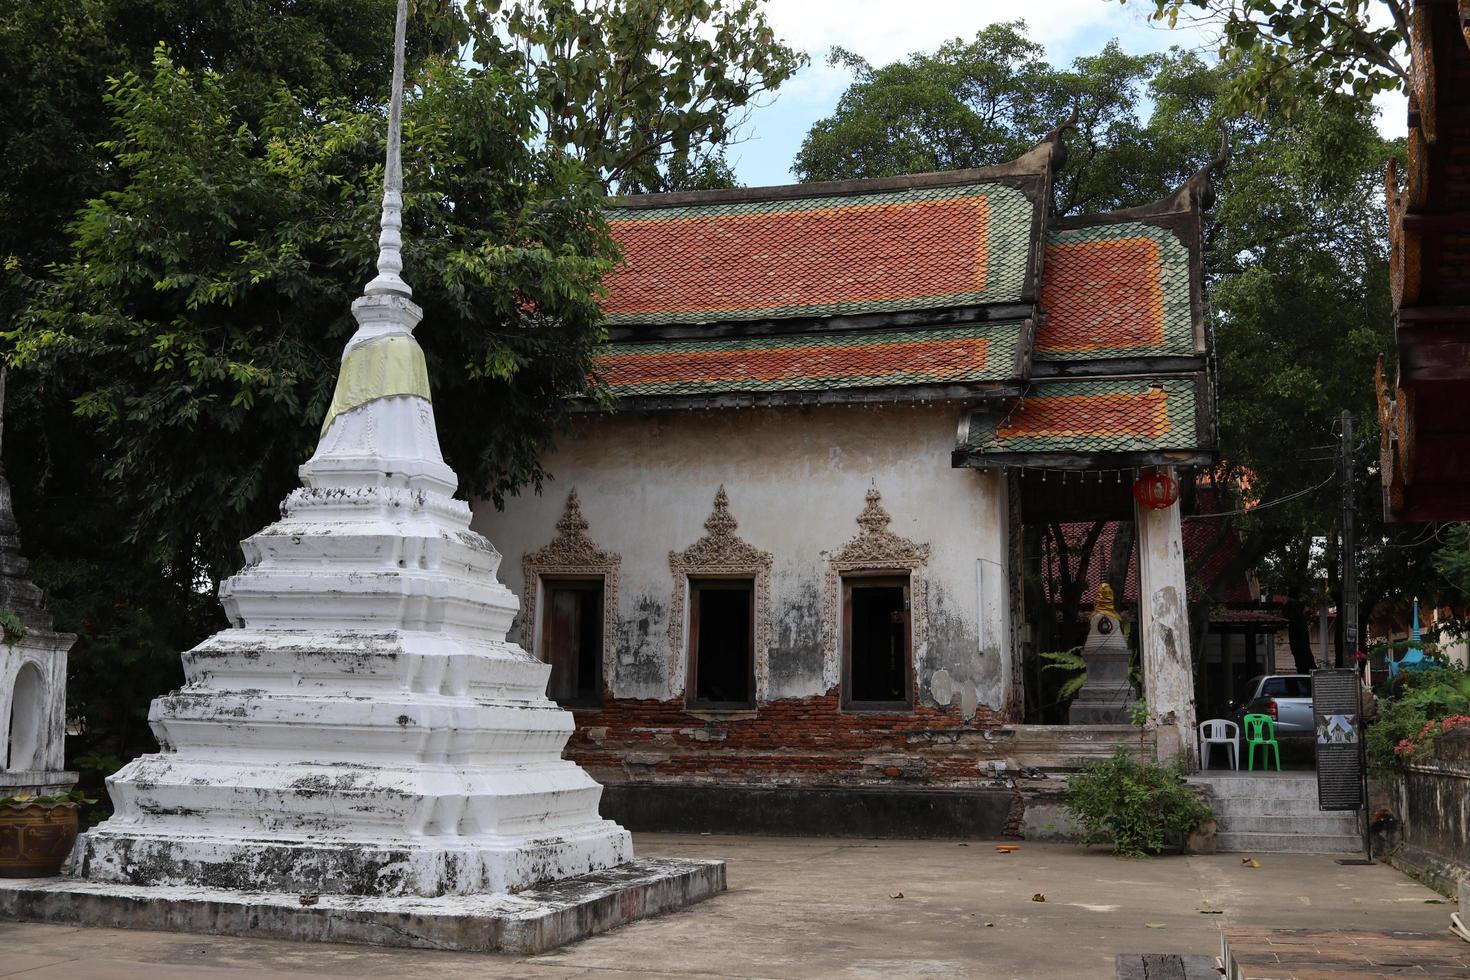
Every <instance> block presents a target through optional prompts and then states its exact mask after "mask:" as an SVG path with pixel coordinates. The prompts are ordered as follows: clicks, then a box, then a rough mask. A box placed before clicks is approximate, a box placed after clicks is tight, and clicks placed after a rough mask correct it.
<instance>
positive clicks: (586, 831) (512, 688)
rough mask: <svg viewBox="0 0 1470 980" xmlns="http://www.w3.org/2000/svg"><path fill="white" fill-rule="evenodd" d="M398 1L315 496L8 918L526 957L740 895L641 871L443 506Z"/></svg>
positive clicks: (498, 593) (250, 571)
mask: <svg viewBox="0 0 1470 980" xmlns="http://www.w3.org/2000/svg"><path fill="white" fill-rule="evenodd" d="M405 8H406V0H399V5H398V24H397V33H396V51H395V59H394V69H393V72H394V74H393V95H392V103H391V110H390V116H389V120H390V121H389V137H388V159H387V168H386V173H385V192H384V195H383V218H382V233H381V237H380V239H379V242H380V246H381V254H380V256H379V260H378V275H377V277H376V278H374V279H373V280H372V282H370V283H369V284H368V285H367V287H366V289H365V295H364V296H363V297H362V298H360V299H358V300H357V301H356V302H355V303H353V305H352V312H353V314H354V316H355V317H356V319H357V322H358V324H359V327H358V330H357V332H356V333H355V334H354V335H353V337H352V339H351V340H350V341H348V343H347V348H346V350H345V352H344V353H343V355H342V366H341V373H340V376H339V378H338V381H337V389H336V394H335V397H334V399H333V401H332V406H331V409H330V410H329V412H328V414H327V418H326V421H325V423H324V425H323V427H322V434H321V438H320V442H319V444H318V447H317V451H316V453H315V454H314V455H313V456H312V457H311V459H310V460H308V461H307V462H306V463H305V464H304V465H303V466H302V467H301V477H302V481H303V483H304V484H305V485H304V486H303V487H302V488H300V489H298V490H296V491H294V492H292V493H291V495H290V496H289V497H287V498H286V501H285V502H284V504H282V507H281V513H282V518H281V520H280V521H278V522H277V523H275V524H272V525H271V526H270V527H267V528H266V529H265V530H263V531H261V532H260V533H259V534H256V535H254V536H253V537H251V538H250V539H248V540H247V541H246V542H245V543H244V550H245V555H246V558H247V564H246V566H245V568H244V569H243V570H242V571H241V572H240V573H239V574H238V575H236V576H234V577H233V578H231V579H230V580H228V581H227V582H225V583H224V585H223V586H222V587H221V589H220V596H221V600H222V601H223V603H224V606H225V609H226V611H227V612H228V613H229V617H230V620H231V622H232V623H233V624H234V625H233V626H232V628H230V629H227V630H225V631H223V632H221V633H218V634H216V635H214V636H212V637H210V638H209V639H207V640H205V641H204V642H203V643H201V644H200V645H199V646H197V647H195V648H194V649H193V650H190V651H189V652H188V653H186V654H184V657H183V661H184V672H185V676H186V678H187V683H186V684H185V686H184V687H183V689H181V690H179V691H175V692H174V693H172V694H168V695H166V696H164V697H161V698H159V699H158V700H156V701H154V703H153V707H152V711H151V713H150V715H149V721H150V723H151V725H152V727H153V731H154V733H155V734H156V736H157V738H158V742H159V745H160V746H161V748H162V751H161V752H159V753H158V754H155V755H147V756H143V757H142V758H139V759H137V760H135V761H133V762H131V763H129V764H128V765H127V766H125V767H124V768H123V769H122V770H121V771H119V772H118V773H117V774H116V775H115V776H113V777H112V778H111V779H110V780H109V781H108V790H109V793H110V794H111V796H112V801H113V805H114V816H113V817H112V818H111V819H109V820H107V821H106V822H105V823H103V824H101V825H99V826H98V827H96V828H95V829H93V830H91V831H89V832H88V833H86V834H84V835H82V836H81V837H80V838H79V839H78V841H77V846H76V851H75V854H74V857H73V866H72V873H73V874H74V875H75V876H76V878H75V879H73V880H72V881H70V882H65V883H53V884H51V885H45V886H39V887H38V886H29V887H27V886H24V885H21V884H14V885H0V916H3V915H9V916H14V917H20V918H40V919H47V920H51V921H68V922H80V923H83V924H89V923H90V924H108V925H117V924H129V925H136V926H139V927H144V928H163V929H183V930H192V931H203V932H235V933H242V934H251V935H277V936H288V937H296V938H313V939H330V940H333V941H338V942H342V941H348V942H351V941H357V942H379V943H385V944H394V945H426V946H434V947H438V948H459V949H487V950H488V949H506V950H514V951H522V952H534V951H537V950H540V949H545V948H548V947H550V946H554V945H556V944H558V943H560V942H566V941H568V940H570V939H575V938H579V937H580V936H583V935H586V934H588V933H590V932H595V931H599V930H601V929H605V928H608V927H610V926H613V925H617V924H619V923H621V922H625V921H628V920H629V919H633V918H638V917H640V916H643V915H648V914H653V913H656V912H659V911H663V910H664V909H668V908H673V907H678V906H682V905H686V904H688V903H689V902H691V901H697V900H699V899H702V898H705V897H708V896H709V895H711V894H714V893H716V892H718V891H720V890H722V889H723V888H724V865H723V863H722V862H718V861H657V860H655V861H641V862H632V857H633V852H632V844H631V839H630V836H629V834H628V832H627V831H626V830H624V829H623V828H621V827H619V826H618V825H617V824H615V823H612V822H610V821H607V820H603V819H601V817H600V816H599V815H598V804H599V800H600V797H601V793H602V787H601V786H599V785H598V784H597V783H596V782H595V781H594V780H593V779H592V777H591V776H589V775H587V773H586V772H584V771H583V770H582V769H581V768H580V767H578V766H577V765H575V764H574V763H572V762H570V761H566V760H564V759H562V757H561V753H562V749H563V748H564V746H565V745H566V742H567V739H568V737H569V736H570V735H571V733H572V731H573V720H572V716H571V714H570V713H569V712H567V711H564V710H562V709H561V708H559V707H558V706H557V705H556V704H554V703H553V702H551V701H549V700H548V699H547V697H546V683H547V677H548V674H549V672H550V667H549V666H548V665H547V664H545V663H542V662H541V661H538V660H536V659H535V658H533V657H531V656H530V655H529V654H527V653H526V652H525V651H524V650H522V649H521V648H520V647H518V646H516V645H515V644H513V643H508V642H506V639H505V635H506V630H507V629H508V628H509V627H510V625H511V620H512V618H513V617H514V616H515V613H516V609H517V605H518V604H517V601H516V598H515V596H513V595H512V594H511V593H510V592H509V591H508V590H507V589H506V588H505V587H504V586H503V585H501V584H500V582H499V581H498V580H497V578H496V571H497V568H498V567H499V564H500V554H499V553H498V552H497V551H496V550H495V548H494V547H493V546H492V545H491V543H490V542H489V541H488V540H486V539H485V538H484V537H482V536H481V535H479V534H476V533H475V532H473V531H471V530H470V529H469V523H470V508H469V506H468V505H467V504H465V503H464V502H463V501H460V500H456V499H454V498H453V496H452V494H453V493H454V490H455V487H456V482H457V481H456V477H455V475H454V473H453V471H452V470H450V468H449V467H448V466H447V465H445V462H444V459H443V456H442V455H441V453H440V450H439V439H438V436H437V434H436V431H435V424H434V408H433V405H432V403H431V401H430V396H429V382H428V374H427V371H426V369H425V365H424V355H423V351H422V350H421V349H420V348H419V345H418V343H417V341H415V340H414V337H413V329H414V327H415V325H416V324H417V323H418V322H419V319H420V317H421V315H422V313H421V311H420V309H419V307H417V306H416V305H414V303H413V302H412V300H411V299H410V296H411V290H410V289H409V287H408V285H407V284H406V283H405V282H404V281H403V279H402V278H401V277H400V275H399V273H400V272H401V270H402V267H403V266H402V259H401V257H400V248H401V239H400V228H401V220H400V213H401V209H402V196H401V183H402V177H401V171H400V166H399V146H398V144H399V113H400V107H401V92H402V76H403V40H404V28H405V20H406V9H405ZM598 872H601V874H598ZM578 876H581V877H578Z"/></svg>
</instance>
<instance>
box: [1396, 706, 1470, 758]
mask: <svg viewBox="0 0 1470 980" xmlns="http://www.w3.org/2000/svg"><path fill="white" fill-rule="evenodd" d="M1456 728H1470V715H1450V716H1449V717H1448V718H1445V719H1443V720H1441V721H1426V722H1425V723H1424V727H1423V728H1420V729H1419V734H1417V735H1413V736H1410V737H1409V738H1401V739H1399V742H1398V744H1397V745H1395V746H1394V747H1393V754H1394V755H1395V756H1397V757H1398V758H1400V759H1403V760H1405V761H1407V760H1408V759H1409V758H1411V757H1413V756H1416V755H1423V754H1427V753H1428V752H1429V749H1430V747H1431V746H1432V745H1434V740H1435V739H1436V738H1438V737H1439V736H1441V735H1443V734H1444V733H1445V732H1450V731H1454V730H1455V729H1456Z"/></svg>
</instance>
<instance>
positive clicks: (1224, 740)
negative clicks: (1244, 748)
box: [1199, 718, 1240, 769]
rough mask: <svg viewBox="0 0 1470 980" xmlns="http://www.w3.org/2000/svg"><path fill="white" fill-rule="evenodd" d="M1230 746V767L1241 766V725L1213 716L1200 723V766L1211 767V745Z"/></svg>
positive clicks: (1237, 767)
mask: <svg viewBox="0 0 1470 980" xmlns="http://www.w3.org/2000/svg"><path fill="white" fill-rule="evenodd" d="M1212 745H1228V746H1230V768H1231V769H1239V768H1240V726H1238V725H1236V724H1235V722H1233V721H1226V720H1225V719H1224V718H1211V719H1210V720H1209V721H1202V722H1200V725H1199V767H1200V768H1201V769H1208V768H1210V747H1211V746H1212Z"/></svg>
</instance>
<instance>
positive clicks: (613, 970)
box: [0, 834, 1451, 980]
mask: <svg viewBox="0 0 1470 980" xmlns="http://www.w3.org/2000/svg"><path fill="white" fill-rule="evenodd" d="M636 847H637V849H638V851H639V853H641V854H644V855H650V856H652V855H666V856H684V857H723V858H726V859H727V860H728V861H729V862H730V869H729V878H730V890H729V892H727V893H726V894H724V895H722V896H721V897H719V898H716V899H714V900H712V901H708V902H705V903H703V904H701V905H697V906H695V907H694V908H693V909H691V910H689V911H686V912H681V913H677V914H674V915H669V916H665V917H662V918H659V919H653V920H647V921H644V922H638V923H635V924H633V925H631V926H628V927H625V928H623V929H619V930H616V931H614V932H611V933H607V934H605V935H602V936H597V937H595V938H593V939H590V940H588V941H586V942H583V943H580V944H577V945H574V946H571V947H568V948H566V949H563V950H561V951H558V952H555V953H550V954H547V955H543V956H537V957H530V958H512V957H493V956H480V955H470V954H463V953H437V952H432V951H424V950H381V949H373V948H367V947H353V946H326V945H321V944H307V943H289V942H281V941H276V940H250V939H234V938H212V937H199V936H188V935H179V934H172V933H157V932H128V931H123V930H112V929H77V928H70V927H65V926H48V925H38V924H32V923H10V922H5V923H0V976H3V977H25V978H27V980H58V978H68V980H71V978H78V980H80V978H85V980H125V978H126V980H132V978H147V980H174V978H184V977H199V978H201V980H268V978H283V977H293V978H309V977H375V978H377V977H381V978H389V977H391V978H395V980H398V978H404V980H408V978H435V980H452V978H460V977H487V978H513V977H514V978H527V980H558V978H579V980H621V978H631V977H681V978H718V977H742V978H743V977H769V978H809V977H855V978H867V977H874V978H877V977H884V978H888V977H924V978H939V977H966V978H979V980H991V978H994V980H1006V978H1027V980H1033V978H1034V980H1051V978H1066V980H1072V978H1077V980H1089V978H1097V980H1112V978H1113V975H1114V974H1113V956H1114V954H1115V953H1119V952H1170V953H1173V952H1178V953H1185V952H1188V953H1211V954H1213V953H1215V952H1217V951H1218V947H1219V938H1218V937H1219V930H1220V929H1221V927H1223V926H1263V927H1271V928H1288V927H1299V928H1358V929H1413V930H1421V931H1432V930H1438V929H1442V928H1444V927H1445V925H1446V924H1447V922H1448V916H1449V912H1450V911H1451V909H1450V907H1449V906H1448V905H1445V904H1426V903H1438V902H1439V900H1440V897H1439V896H1438V895H1436V894H1435V893H1434V892H1431V891H1429V890H1428V889H1426V888H1424V887H1422V886H1421V885H1419V884H1417V883H1415V882H1414V881H1411V880H1410V879H1408V878H1406V877H1404V876H1403V875H1401V874H1399V873H1398V872H1397V871H1395V870H1393V869H1392V868H1389V867H1387V866H1384V865H1377V866H1374V867H1343V866H1340V865H1338V864H1335V863H1334V862H1333V859H1332V858H1331V857H1327V856H1316V855H1301V854H1265V855H1258V856H1257V857H1258V860H1259V862H1260V867H1259V868H1251V867H1248V866H1246V865H1243V864H1242V863H1241V856H1240V855H1234V854H1220V855H1213V856H1208V857H1168V858H1158V859H1154V860H1149V861H1128V860H1121V859H1117V858H1114V857H1111V856H1110V855H1107V854H1104V853H1101V852H1089V851H1085V850H1083V849H1081V848H1078V847H1075V846H1072V845H1069V844H1037V843H1023V844H1022V845H1021V849H1020V850H1019V851H1017V852H1015V853H1014V854H998V853H996V851H995V850H994V849H993V845H991V844H988V843H984V842H978V841H977V842H971V843H970V844H968V845H963V844H956V843H954V842H941V841H860V840H831V839H811V838H772V837H712V836H684V835H675V834H643V835H638V836H637V837H636ZM900 894H901V895H902V897H894V896H898V895H900ZM1036 894H1040V895H1043V896H1045V899H1046V900H1045V901H1044V902H1038V901H1033V899H1032V896H1033V895H1036ZM1205 910H1218V911H1219V914H1210V913H1209V912H1207V911H1205Z"/></svg>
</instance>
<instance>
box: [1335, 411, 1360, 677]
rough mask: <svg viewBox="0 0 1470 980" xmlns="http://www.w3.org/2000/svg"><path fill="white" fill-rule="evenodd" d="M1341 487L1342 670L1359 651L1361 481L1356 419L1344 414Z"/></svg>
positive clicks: (1348, 413) (1339, 481) (1339, 448)
mask: <svg viewBox="0 0 1470 980" xmlns="http://www.w3.org/2000/svg"><path fill="white" fill-rule="evenodd" d="M1338 466H1339V470H1338V483H1339V485H1340V486H1341V487H1342V556H1341V558H1340V561H1341V562H1342V598H1341V600H1339V602H1338V609H1337V615H1338V618H1339V621H1340V622H1341V623H1342V647H1341V649H1339V650H1338V661H1337V665H1338V666H1339V667H1344V666H1348V667H1350V666H1352V665H1353V659H1352V657H1353V654H1354V653H1356V652H1357V650H1358V542H1357V536H1356V534H1355V527H1354V525H1355V522H1356V519H1357V503H1358V495H1357V492H1356V490H1357V480H1356V479H1355V476H1356V470H1355V467H1354V463H1353V415H1352V413H1351V412H1347V411H1344V412H1343V413H1342V434H1341V442H1340V443H1339V446H1338Z"/></svg>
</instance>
